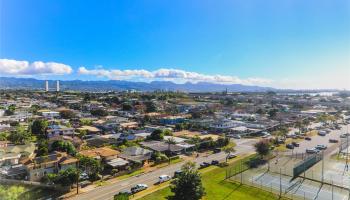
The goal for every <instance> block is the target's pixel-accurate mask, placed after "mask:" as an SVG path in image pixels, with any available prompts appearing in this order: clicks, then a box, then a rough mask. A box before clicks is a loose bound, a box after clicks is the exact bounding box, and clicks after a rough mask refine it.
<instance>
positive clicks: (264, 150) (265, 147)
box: [254, 140, 270, 159]
mask: <svg viewBox="0 0 350 200" xmlns="http://www.w3.org/2000/svg"><path fill="white" fill-rule="evenodd" d="M254 147H255V151H256V152H257V153H258V154H259V155H260V156H261V158H262V159H263V158H264V156H266V155H268V154H269V153H270V143H269V141H268V140H260V141H259V142H257V143H256V144H255V145H254Z"/></svg>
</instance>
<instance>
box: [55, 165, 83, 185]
mask: <svg viewBox="0 0 350 200" xmlns="http://www.w3.org/2000/svg"><path fill="white" fill-rule="evenodd" d="M77 170H78V169H77V168H74V167H69V168H67V169H66V170H61V171H59V172H58V174H57V175H55V174H53V175H50V174H49V175H48V178H49V180H51V181H52V182H54V183H55V184H60V185H62V186H72V185H73V184H74V183H75V182H76V180H77V179H78V171H77Z"/></svg>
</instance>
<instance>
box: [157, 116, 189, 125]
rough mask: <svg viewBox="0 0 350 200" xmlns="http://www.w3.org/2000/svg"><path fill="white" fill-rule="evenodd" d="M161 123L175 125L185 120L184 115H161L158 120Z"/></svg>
mask: <svg viewBox="0 0 350 200" xmlns="http://www.w3.org/2000/svg"><path fill="white" fill-rule="evenodd" d="M159 122H160V123H161V124H165V125H175V124H178V123H183V122H185V116H182V115H179V116H167V117H163V118H161V119H160V120H159Z"/></svg>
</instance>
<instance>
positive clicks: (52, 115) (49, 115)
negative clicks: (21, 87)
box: [38, 111, 60, 119]
mask: <svg viewBox="0 0 350 200" xmlns="http://www.w3.org/2000/svg"><path fill="white" fill-rule="evenodd" d="M38 112H39V111H38ZM40 113H41V115H42V116H43V117H45V118H46V119H53V118H57V117H59V116H60V113H59V112H57V111H41V112H40Z"/></svg>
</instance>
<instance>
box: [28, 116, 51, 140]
mask: <svg viewBox="0 0 350 200" xmlns="http://www.w3.org/2000/svg"><path fill="white" fill-rule="evenodd" d="M47 127H48V122H47V121H46V120H42V119H37V120H35V121H34V122H33V123H32V126H31V131H32V134H34V135H38V136H40V137H43V138H46V129H47Z"/></svg>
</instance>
